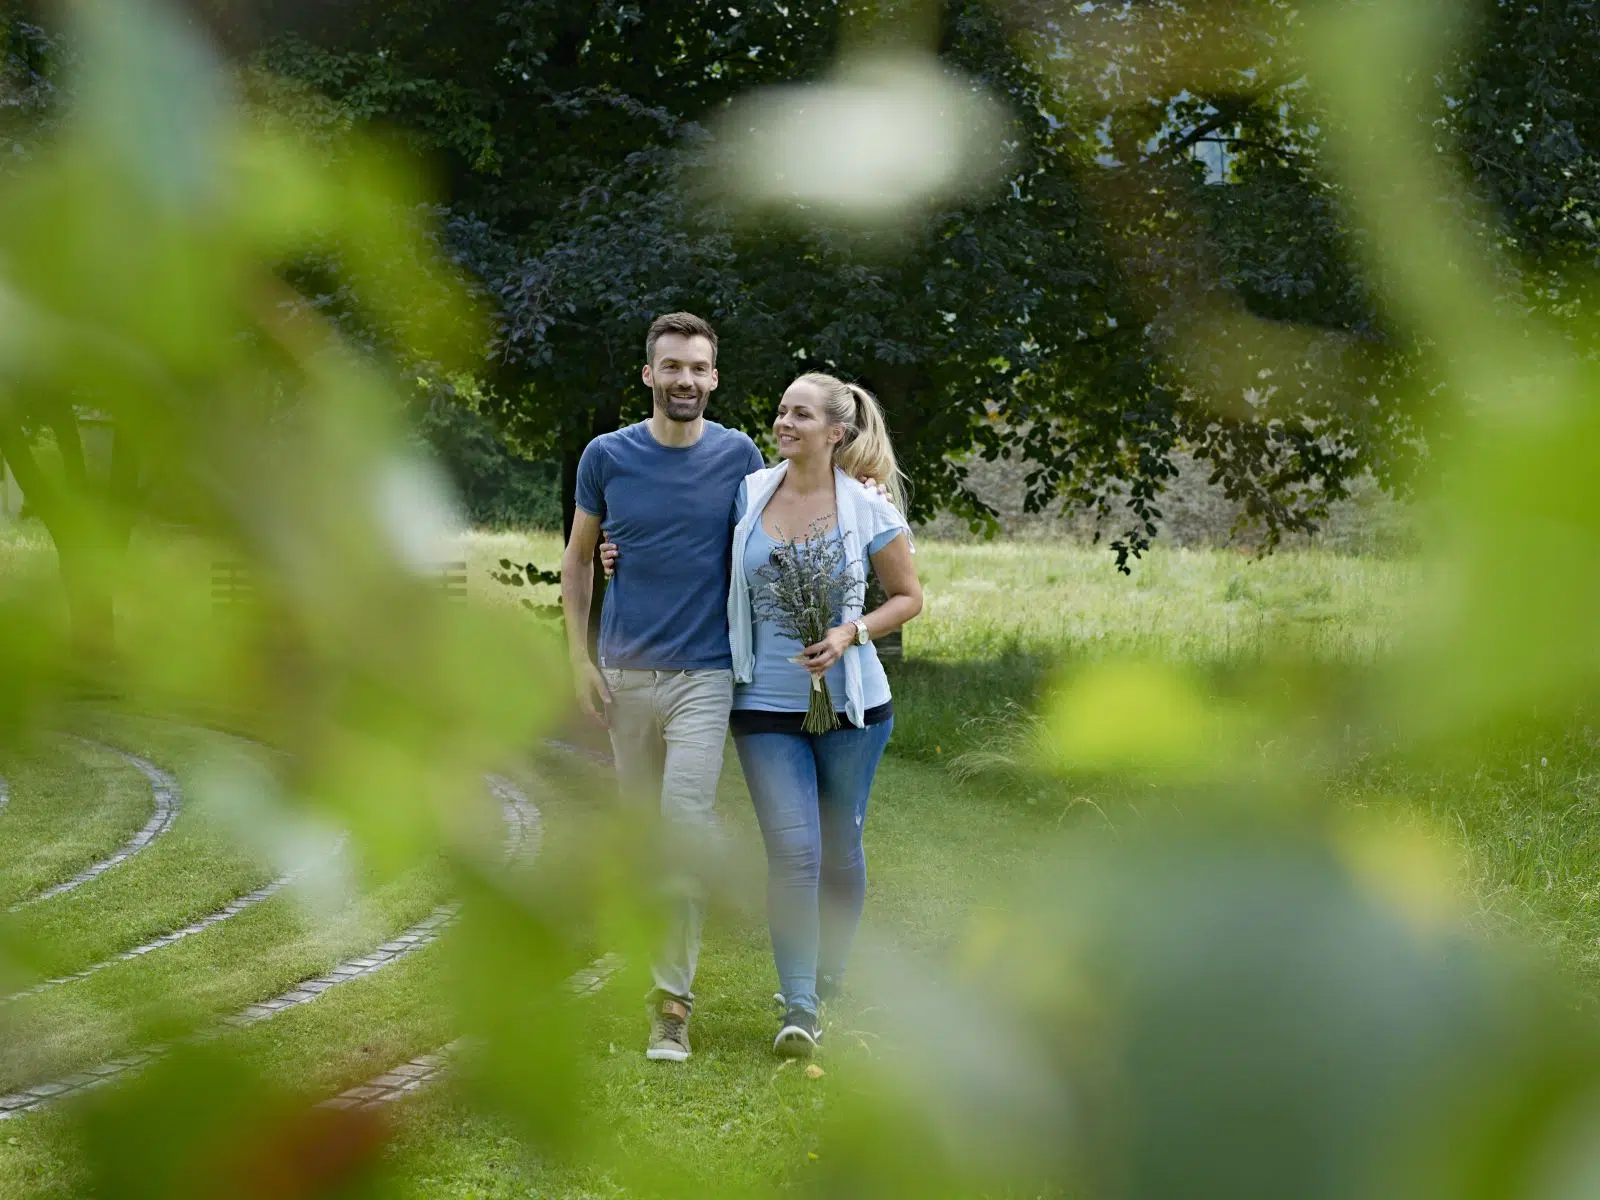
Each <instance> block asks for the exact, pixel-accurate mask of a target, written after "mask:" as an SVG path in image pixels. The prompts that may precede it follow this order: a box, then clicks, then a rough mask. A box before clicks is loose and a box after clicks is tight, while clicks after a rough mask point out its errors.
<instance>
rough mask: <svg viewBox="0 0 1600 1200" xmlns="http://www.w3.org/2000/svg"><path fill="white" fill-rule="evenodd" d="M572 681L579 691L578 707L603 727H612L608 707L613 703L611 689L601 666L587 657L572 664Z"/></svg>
mask: <svg viewBox="0 0 1600 1200" xmlns="http://www.w3.org/2000/svg"><path fill="white" fill-rule="evenodd" d="M572 682H573V686H574V687H575V688H576V690H577V693H578V707H579V708H581V709H582V710H583V712H584V715H585V716H586V717H588V718H589V719H590V720H591V721H593V722H594V723H595V724H596V725H598V726H600V728H601V729H609V728H611V722H610V720H609V719H608V717H607V709H608V708H609V707H610V705H611V689H610V688H608V687H607V686H606V678H605V676H604V675H602V674H600V668H599V667H597V666H595V665H594V664H593V663H592V662H590V661H589V660H588V659H587V658H585V659H584V660H583V661H581V662H575V663H573V664H572Z"/></svg>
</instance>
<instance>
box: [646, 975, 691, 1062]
mask: <svg viewBox="0 0 1600 1200" xmlns="http://www.w3.org/2000/svg"><path fill="white" fill-rule="evenodd" d="M649 1013H650V1046H649V1048H648V1049H646V1050H645V1052H644V1056H645V1057H646V1058H648V1059H653V1060H655V1061H656V1062H683V1061H684V1060H685V1059H687V1058H688V1057H689V1006H688V1005H687V1004H685V1003H684V1002H683V1001H682V1000H680V999H678V997H676V996H674V995H672V994H671V993H670V992H652V993H651V994H650V1003H649Z"/></svg>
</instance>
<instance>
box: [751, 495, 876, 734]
mask: <svg viewBox="0 0 1600 1200" xmlns="http://www.w3.org/2000/svg"><path fill="white" fill-rule="evenodd" d="M744 502H745V498H744V493H743V492H742V491H741V492H740V496H739V505H738V509H739V511H738V513H737V515H736V519H737V517H742V516H743V515H744V512H743V509H744ZM901 532H902V531H901V530H899V529H887V530H885V531H884V532H882V533H880V534H879V535H878V536H877V537H875V538H873V539H872V541H871V542H870V543H869V544H868V545H867V551H866V557H867V559H868V561H866V562H864V563H863V564H862V566H863V568H864V571H866V572H870V571H871V568H872V564H871V561H870V559H871V557H872V555H874V554H876V553H877V552H878V551H879V550H882V549H883V548H884V547H885V546H887V545H888V544H889V543H890V542H892V541H894V539H895V538H897V537H899V536H900V534H901ZM828 536H829V537H833V538H838V536H839V533H838V531H837V530H835V531H834V532H833V533H831V534H829V535H828ZM778 545H779V543H778V542H777V541H776V540H775V539H774V538H773V537H772V536H771V535H769V534H768V533H767V531H766V530H765V529H763V528H761V524H760V522H757V523H756V526H755V528H754V529H752V530H751V531H750V540H749V541H748V542H746V543H745V548H744V562H742V563H736V564H735V565H734V569H735V570H738V571H742V572H743V573H744V582H745V586H746V587H747V588H749V589H750V595H751V601H752V603H753V604H754V607H755V629H754V634H755V637H754V650H755V671H754V673H753V674H752V675H751V678H750V682H749V683H741V684H739V685H738V686H737V687H735V688H734V690H733V707H734V708H736V709H747V710H752V709H753V710H756V711H760V712H783V713H795V712H805V711H806V709H807V707H808V706H809V705H810V703H811V672H809V671H807V670H806V669H805V668H804V667H802V666H800V665H799V664H798V663H792V662H790V661H789V660H790V659H791V658H793V657H795V656H796V655H798V654H799V653H800V651H802V650H804V649H805V647H804V646H802V645H801V644H800V643H799V642H798V641H796V640H795V639H794V638H791V637H785V636H784V635H783V634H782V633H780V632H779V631H778V629H777V627H776V626H775V625H774V624H773V623H772V622H771V621H770V620H767V619H765V618H763V617H762V616H761V608H762V605H761V603H760V601H759V599H758V597H759V595H760V589H762V588H765V587H767V586H769V585H768V584H767V582H766V581H765V580H764V579H762V578H761V577H760V576H759V575H758V574H756V572H757V571H759V570H760V569H761V568H762V567H764V566H766V565H767V564H768V563H769V562H771V560H772V552H773V551H774V550H775V549H777V547H778ZM840 620H841V615H840V614H838V613H835V614H834V623H835V624H837V623H838V622H839V621H840ZM857 654H859V655H860V663H861V695H862V707H863V708H868V709H871V708H877V707H878V706H879V705H883V704H887V703H889V699H890V696H889V677H888V676H887V675H885V674H884V671H883V664H882V663H881V662H879V661H878V651H877V649H876V648H875V647H874V646H873V645H872V643H870V642H868V643H867V644H866V645H865V646H862V647H860V648H859V649H858V650H857ZM826 678H827V681H828V693H829V695H831V696H832V697H833V703H834V707H835V708H837V709H838V710H839V711H840V712H843V711H844V698H845V691H844V663H843V660H842V659H841V660H840V661H839V662H838V663H835V664H834V665H833V667H831V668H830V669H829V671H828V674H827V676H826Z"/></svg>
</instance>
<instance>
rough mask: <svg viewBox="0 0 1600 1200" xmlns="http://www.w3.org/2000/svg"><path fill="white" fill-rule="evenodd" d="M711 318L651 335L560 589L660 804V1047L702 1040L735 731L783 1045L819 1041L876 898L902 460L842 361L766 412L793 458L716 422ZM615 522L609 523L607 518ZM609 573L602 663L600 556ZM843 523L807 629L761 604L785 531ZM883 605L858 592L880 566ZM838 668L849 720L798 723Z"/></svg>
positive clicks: (624, 747)
mask: <svg viewBox="0 0 1600 1200" xmlns="http://www.w3.org/2000/svg"><path fill="white" fill-rule="evenodd" d="M716 360H717V335H716V333H715V332H714V331H713V330H712V328H711V326H710V325H708V324H707V323H706V322H705V321H703V320H701V319H700V318H699V317H696V316H693V315H691V314H689V313H670V314H668V315H666V316H663V317H660V318H658V319H657V320H656V321H655V323H654V324H653V325H651V327H650V332H649V336H648V337H647V338H646V340H645V367H644V371H643V378H644V382H645V385H646V386H647V387H649V388H650V390H651V394H652V397H653V400H654V407H653V411H652V412H651V415H650V418H649V420H647V421H641V422H639V423H638V424H637V425H631V426H629V427H627V428H625V429H619V430H617V431H616V432H615V433H608V434H605V435H603V436H601V437H598V438H596V439H595V440H594V441H592V442H591V443H589V445H588V447H587V448H586V449H585V450H584V453H583V458H582V460H581V461H580V463H579V466H578V487H577V511H576V512H575V513H574V515H573V521H572V534H571V537H570V539H569V540H568V543H567V548H566V553H565V555H564V557H563V558H562V564H561V599H562V605H563V607H564V609H565V614H566V625H567V641H568V646H569V649H570V651H571V654H572V662H573V669H574V673H575V676H576V685H577V691H578V701H579V704H580V705H581V706H582V708H583V709H584V711H585V712H587V713H588V714H589V715H590V716H591V717H592V718H594V719H595V720H597V721H600V722H601V723H603V724H605V725H606V726H607V728H608V729H609V730H610V734H611V745H612V749H613V751H614V753H615V758H616V764H617V773H618V776H619V778H620V781H621V784H622V788H623V791H624V793H625V794H626V795H629V796H632V797H635V798H640V799H647V800H648V801H649V802H650V803H652V804H654V803H657V802H659V805H660V810H659V811H660V820H661V826H662V829H663V831H664V833H665V834H666V836H667V837H668V839H669V854H670V856H671V863H672V867H673V872H674V874H676V875H677V876H679V878H678V879H677V880H676V882H675V884H674V887H673V889H672V890H673V908H672V912H671V914H670V919H669V928H668V937H667V941H666V945H665V946H664V947H663V949H662V951H661V953H660V955H659V957H658V959H657V961H656V963H655V964H654V978H655V989H654V990H653V991H652V993H651V996H650V1040H649V1046H648V1049H647V1055H648V1056H649V1057H650V1058H652V1059H664V1060H669V1061H675V1062H681V1061H683V1060H684V1059H686V1058H688V1057H689V1035H688V1024H689V1013H690V1009H691V1008H692V1006H693V1002H694V996H693V991H692V988H693V983H694V972H695V962H696V959H697V957H698V953H699V948H700V928H701V924H702V921H703V919H704V915H705V900H706V891H707V889H706V885H705V881H704V871H703V870H702V869H701V867H702V866H703V864H705V863H706V862H708V861H709V859H710V848H711V847H712V846H713V845H714V844H715V842H716V829H717V819H716V814H715V809H714V801H715V798H716V791H717V780H718V777H719V775H720V774H721V771H722V756H723V744H724V741H725V738H726V734H727V731H728V729H729V728H730V726H731V728H732V730H733V737H734V743H735V745H736V747H737V749H738V753H739V762H740V765H741V766H742V767H743V769H744V775H745V780H746V782H747V783H748V785H749V788H750V796H751V799H752V800H753V801H754V804H755V810H756V818H757V820H758V821H759V823H760V826H761V834H762V839H763V841H764V842H765V844H766V851H767V864H768V866H767V870H768V884H767V915H768V922H769V925H770V928H771V933H772V953H773V958H774V960H775V962H776V966H777V973H778V980H779V986H780V987H781V989H782V990H781V993H780V1003H781V1006H782V1008H783V1009H784V1012H783V1016H782V1019H781V1022H780V1025H779V1029H778V1033H777V1037H776V1039H775V1040H774V1043H773V1048H774V1050H776V1051H777V1052H778V1053H780V1054H784V1055H790V1056H805V1055H809V1054H811V1053H812V1052H813V1051H815V1049H816V1048H817V1046H818V1044H819V1042H820V1041H821V1039H822V1025H821V1022H820V1020H819V1010H820V1005H821V1002H822V1001H824V1000H826V999H827V998H828V997H829V996H830V995H831V994H833V993H834V992H835V991H836V990H837V989H838V987H839V983H840V980H841V979H842V977H843V973H844V967H845V960H846V957H847V956H848V953H849V949H850V943H851V940H852V938H853V937H854V935H855V930H856V926H857V924H858V923H859V922H860V919H861V910H862V905H863V902H864V899H865V894H866V882H867V876H866V860H865V858H864V857H863V854H862V849H861V835H862V829H863V826H864V824H865V821H866V814H867V799H868V795H869V793H870V792H871V789H872V780H873V776H874V774H875V773H876V771H877V768H878V761H879V759H881V758H882V756H883V751H884V747H885V746H886V745H887V744H888V741H889V732H890V730H891V729H892V728H893V727H894V706H893V703H892V701H891V698H890V694H889V681H888V679H887V677H886V676H885V675H884V671H883V667H882V665H881V664H880V663H879V661H878V657H877V653H876V651H875V649H874V648H873V645H872V642H873V639H874V638H877V637H881V636H883V635H884V634H886V633H889V632H891V631H893V630H895V629H898V628H899V627H900V626H902V625H904V624H905V623H906V622H907V621H909V620H911V619H912V618H913V617H915V616H916V615H917V614H918V613H919V612H920V611H921V609H922V590H921V587H920V585H919V584H918V582H917V576H916V570H915V568H914V566H913V564H912V558H911V544H910V537H909V530H908V527H907V525H906V521H905V518H904V516H903V515H902V514H901V512H900V510H899V508H898V507H896V504H895V502H894V500H893V499H892V495H893V493H892V492H890V491H885V490H883V489H880V488H879V487H878V486H877V484H876V483H875V482H874V481H876V480H882V481H884V483H885V484H887V485H888V487H889V488H893V487H894V485H895V480H896V479H897V477H898V474H899V472H898V469H897V467H896V464H895V458H894V450H893V447H892V446H891V445H890V442H889V437H888V432H887V429H886V428H885V425H884V420H883V414H882V412H881V411H880V409H879V408H878V403H877V401H876V400H875V399H873V397H872V396H871V395H870V394H869V393H867V392H866V391H864V390H863V389H861V388H859V387H856V386H855V385H852V384H846V383H842V382H840V381H839V380H837V379H834V378H833V377H832V376H829V375H820V374H809V375H802V376H801V377H800V378H799V379H796V380H795V381H794V382H793V383H792V384H790V385H789V388H788V390H787V391H785V392H784V393H783V398H782V400H781V401H780V402H779V404H778V412H777V416H776V419H775V420H774V422H773V433H774V435H775V436H776V439H777V445H778V454H779V457H780V459H781V460H782V461H780V462H779V463H778V465H777V466H774V467H770V468H768V467H766V465H765V464H764V463H763V461H762V458H761V454H760V452H759V451H758V450H757V449H756V446H755V443H754V442H752V441H751V440H750V439H749V438H748V437H746V436H745V435H744V434H743V433H740V432H738V431H736V430H732V429H727V428H725V427H723V426H721V425H718V424H716V423H715V422H713V421H707V420H706V419H705V415H704V414H705V409H706V402H707V400H708V399H709V398H710V396H711V393H712V392H713V391H714V390H716V387H717V365H716ZM602 529H603V530H604V534H603V535H602ZM602 536H604V537H605V538H606V544H605V546H604V547H603V550H604V553H605V559H606V562H607V564H608V567H611V568H613V569H614V571H615V575H614V579H613V582H612V584H611V586H610V587H609V588H608V589H607V590H606V595H605V604H604V610H603V612H602V614H601V625H600V646H599V650H600V663H599V665H598V667H597V666H596V665H595V664H594V663H593V662H591V661H590V659H589V649H588V625H589V609H590V605H591V603H592V601H593V574H592V563H593V560H594V554H595V551H596V549H597V548H602V547H601V546H600V543H601V538H602ZM812 537H827V538H832V539H836V540H837V541H838V542H839V548H840V549H841V550H842V557H843V562H844V567H845V570H846V572H847V573H848V575H849V577H850V578H849V581H850V583H851V585H852V586H851V587H849V588H847V589H845V599H844V601H843V603H842V610H841V611H837V612H835V613H833V614H832V627H831V628H830V629H829V630H828V632H827V634H826V636H825V637H823V638H822V639H821V640H820V641H818V642H816V643H814V644H812V645H802V644H801V643H800V642H799V641H797V640H794V639H792V638H789V637H786V636H785V635H784V633H783V632H782V631H781V630H780V629H779V627H778V622H776V621H774V620H773V619H771V618H770V617H769V616H766V615H764V614H765V613H767V612H769V611H770V606H769V605H767V604H765V603H764V600H765V599H766V597H764V596H763V594H762V590H763V589H765V588H769V587H770V586H771V584H770V581H769V579H768V578H767V576H766V575H763V574H762V573H761V572H762V569H763V568H765V567H767V566H768V564H769V563H770V562H772V559H773V552H774V551H775V550H777V549H778V548H779V547H780V546H782V545H783V544H784V543H785V542H787V541H793V540H803V539H806V538H812ZM869 570H872V571H875V572H876V574H877V577H878V580H879V582H880V584H881V585H882V587H883V590H884V592H885V594H886V595H887V597H888V598H887V600H886V601H885V602H884V603H883V604H882V605H880V606H879V607H877V608H876V609H874V610H873V611H871V612H866V613H863V612H862V611H861V609H860V603H861V601H860V597H861V596H863V595H864V594H865V583H866V579H867V572H868V571H869ZM815 676H821V677H823V678H825V679H826V680H827V684H828V688H829V693H830V694H831V696H832V697H833V698H834V701H835V704H836V706H837V708H838V710H839V725H838V727H837V728H835V729H833V730H832V731H831V732H827V733H820V734H817V733H807V732H806V731H805V729H804V728H803V724H804V722H805V719H806V711H807V708H808V706H809V702H810V698H811V695H812V690H813V687H814V683H813V678H814V677H815Z"/></svg>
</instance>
